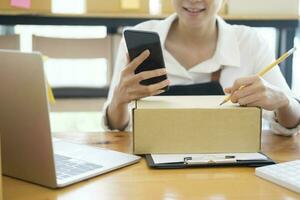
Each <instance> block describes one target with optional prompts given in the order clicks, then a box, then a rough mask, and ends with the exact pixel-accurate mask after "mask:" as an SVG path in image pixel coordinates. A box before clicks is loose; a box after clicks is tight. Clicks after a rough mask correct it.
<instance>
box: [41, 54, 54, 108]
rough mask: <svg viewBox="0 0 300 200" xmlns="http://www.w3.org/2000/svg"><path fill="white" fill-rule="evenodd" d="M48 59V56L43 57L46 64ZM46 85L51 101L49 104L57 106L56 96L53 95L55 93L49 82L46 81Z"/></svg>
mask: <svg viewBox="0 0 300 200" xmlns="http://www.w3.org/2000/svg"><path fill="white" fill-rule="evenodd" d="M47 59H48V57H47V56H43V61H44V62H45V61H46V60H47ZM46 85H47V93H48V99H49V102H50V103H51V104H55V98H54V95H53V91H52V88H51V86H50V84H49V82H48V80H46Z"/></svg>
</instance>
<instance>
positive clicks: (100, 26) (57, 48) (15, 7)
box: [0, 0, 300, 132]
mask: <svg viewBox="0 0 300 200" xmlns="http://www.w3.org/2000/svg"><path fill="white" fill-rule="evenodd" d="M299 8H300V7H299V1H298V0H285V1H282V0H264V1H261V0H228V1H227V3H226V4H224V6H223V8H222V10H221V12H220V15H221V16H222V17H224V19H225V20H226V21H227V22H228V23H231V24H244V25H248V26H253V27H256V29H257V30H258V31H259V32H260V33H261V35H262V36H263V37H265V40H266V41H268V43H269V45H270V47H271V48H272V49H273V50H274V53H275V54H276V55H277V56H278V55H280V54H282V53H284V52H285V51H286V50H288V49H289V48H291V47H293V46H299V44H300V29H299V27H298V19H299ZM172 13H173V8H172V1H171V0H109V1H105V0H72V1H70V0H23V1H17V0H1V1H0V24H1V25H0V48H10V49H18V50H20V51H23V52H32V51H39V52H41V53H42V54H43V55H45V59H44V67H45V73H46V77H47V79H48V81H49V83H50V85H51V87H52V88H53V91H54V95H55V97H56V99H57V101H56V104H54V105H51V122H52V129H53V131H87V132H94V131H101V127H100V120H101V119H100V114H101V109H102V105H103V102H105V99H106V96H107V92H108V88H109V85H110V81H111V77H112V73H113V69H114V61H115V57H116V53H117V51H118V45H119V42H120V39H121V33H122V29H123V28H124V27H126V26H133V25H135V24H137V23H140V22H143V21H146V20H149V19H163V18H165V17H167V16H168V15H170V14H172ZM1 38H2V39H1ZM1 43H2V44H1ZM299 65H300V51H296V53H295V54H294V56H293V57H291V58H289V59H288V60H287V61H285V62H284V63H282V64H281V66H280V67H281V70H282V73H283V75H284V76H285V78H286V80H287V82H288V84H289V85H290V87H291V88H292V90H293V91H294V93H295V94H296V95H297V96H298V97H300V66H299ZM66 119H68V120H66Z"/></svg>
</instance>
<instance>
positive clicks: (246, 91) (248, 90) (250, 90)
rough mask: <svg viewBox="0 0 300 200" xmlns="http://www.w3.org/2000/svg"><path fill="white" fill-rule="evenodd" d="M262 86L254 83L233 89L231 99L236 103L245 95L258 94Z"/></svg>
mask: <svg viewBox="0 0 300 200" xmlns="http://www.w3.org/2000/svg"><path fill="white" fill-rule="evenodd" d="M262 88H263V86H262V85H261V84H258V83H254V84H252V85H249V86H246V87H243V88H241V89H239V90H237V91H235V92H234V93H233V94H232V96H231V101H232V102H234V103H236V102H238V101H239V99H241V98H244V97H247V96H249V95H252V94H258V93H259V92H260V91H262V90H263V89H262Z"/></svg>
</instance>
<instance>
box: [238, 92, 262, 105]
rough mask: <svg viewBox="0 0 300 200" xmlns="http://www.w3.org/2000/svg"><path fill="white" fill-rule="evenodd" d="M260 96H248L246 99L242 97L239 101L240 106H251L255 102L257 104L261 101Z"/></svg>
mask: <svg viewBox="0 0 300 200" xmlns="http://www.w3.org/2000/svg"><path fill="white" fill-rule="evenodd" d="M260 96H261V95H260V94H252V95H248V96H245V97H242V98H240V99H239V100H238V103H239V104H240V105H247V106H248V105H251V104H253V103H254V102H257V101H259V100H260Z"/></svg>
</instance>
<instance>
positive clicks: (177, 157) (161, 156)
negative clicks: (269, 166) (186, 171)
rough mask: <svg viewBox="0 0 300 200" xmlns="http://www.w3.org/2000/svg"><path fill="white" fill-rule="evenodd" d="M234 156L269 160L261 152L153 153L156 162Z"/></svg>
mask: <svg viewBox="0 0 300 200" xmlns="http://www.w3.org/2000/svg"><path fill="white" fill-rule="evenodd" d="M225 156H234V157H235V159H236V160H268V158H267V157H266V156H265V155H263V154H261V153H224V154H151V157H152V159H153V162H154V163H155V164H163V163H178V162H184V158H186V157H192V158H193V159H198V160H199V159H200V160H215V159H221V158H225Z"/></svg>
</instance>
